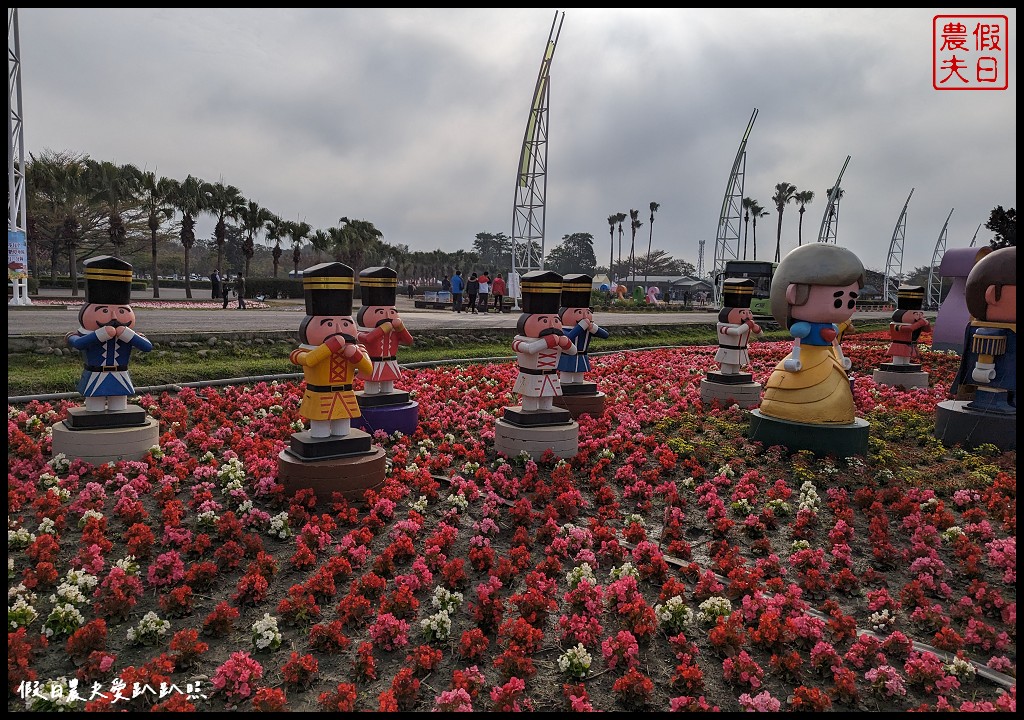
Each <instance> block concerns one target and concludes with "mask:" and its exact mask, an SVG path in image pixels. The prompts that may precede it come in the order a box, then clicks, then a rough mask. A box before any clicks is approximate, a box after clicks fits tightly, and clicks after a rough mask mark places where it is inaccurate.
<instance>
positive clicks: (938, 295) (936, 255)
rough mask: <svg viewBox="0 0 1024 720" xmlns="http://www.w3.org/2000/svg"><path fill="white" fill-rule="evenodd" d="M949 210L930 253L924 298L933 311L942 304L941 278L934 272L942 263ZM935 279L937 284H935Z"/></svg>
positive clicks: (951, 211)
mask: <svg viewBox="0 0 1024 720" xmlns="http://www.w3.org/2000/svg"><path fill="white" fill-rule="evenodd" d="M955 209H956V208H950V209H949V215H947V216H946V222H944V223H942V230H940V231H939V239H938V240H936V241H935V249H934V250H933V251H932V264H931V265H929V266H928V294H927V295H926V296H925V298H926V300H927V301H928V303H927V308H928V309H929V310H934V309H935V308H937V307H938V306H939V305H940V304H941V302H942V276H941V275H939V274H938V273H937V272H935V270H936V268H938V267H939V265H940V264H941V263H942V256H943V255H945V254H946V238H947V237H948V235H949V219H950V218H951V217H953V210H955ZM936 277H937V278H938V282H935V279H936Z"/></svg>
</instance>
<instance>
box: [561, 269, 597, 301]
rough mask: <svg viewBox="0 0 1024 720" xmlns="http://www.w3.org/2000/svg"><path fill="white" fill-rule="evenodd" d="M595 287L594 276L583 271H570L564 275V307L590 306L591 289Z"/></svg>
mask: <svg viewBox="0 0 1024 720" xmlns="http://www.w3.org/2000/svg"><path fill="white" fill-rule="evenodd" d="M593 288H594V278H593V277H591V276H590V275H584V274H583V273H570V274H568V275H563V276H562V307H564V308H588V307H590V291H591V290H593Z"/></svg>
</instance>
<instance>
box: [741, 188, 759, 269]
mask: <svg viewBox="0 0 1024 720" xmlns="http://www.w3.org/2000/svg"><path fill="white" fill-rule="evenodd" d="M740 204H741V205H742V206H743V259H744V260H746V259H747V233H748V232H749V230H750V208H752V207H754V206H755V205H757V200H755V199H754V198H749V197H745V198H743V200H742V201H741V203H740Z"/></svg>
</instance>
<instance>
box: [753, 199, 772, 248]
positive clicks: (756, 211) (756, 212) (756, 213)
mask: <svg viewBox="0 0 1024 720" xmlns="http://www.w3.org/2000/svg"><path fill="white" fill-rule="evenodd" d="M768 214H769V213H768V211H767V210H765V209H764V208H763V207H761V206H760V205H759V204H758V203H757V201H756V200H755V201H754V204H753V205H751V206H750V216H751V217H752V218H754V248H753V250H754V253H753V255H752V258H753V259H754V260H757V219H758V218H762V217H767V216H768Z"/></svg>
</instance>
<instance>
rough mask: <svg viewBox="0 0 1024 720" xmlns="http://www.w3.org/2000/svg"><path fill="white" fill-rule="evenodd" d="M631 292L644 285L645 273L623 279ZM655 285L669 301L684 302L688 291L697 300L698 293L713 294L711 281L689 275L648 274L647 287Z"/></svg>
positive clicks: (664, 298) (662, 297)
mask: <svg viewBox="0 0 1024 720" xmlns="http://www.w3.org/2000/svg"><path fill="white" fill-rule="evenodd" d="M622 282H623V283H625V284H626V285H627V286H628V287H629V290H630V292H632V291H633V288H634V287H635V286H636V285H644V277H643V275H636V276H633V277H631V278H626V279H624V280H622ZM652 285H653V286H655V287H657V288H658V290H659V291H661V299H662V300H667V301H668V302H683V301H684V300H685V299H686V293H689V294H690V300H691V301H693V300H696V298H697V295H698V293H701V292H706V293H708V295H709V296H710V295H711V291H712V288H711V283H710V282H708V281H707V280H697V279H696V278H692V277H689V276H688V275H648V276H647V284H646V285H645V286H644V287H645V289H646V288H649V287H651V286H652Z"/></svg>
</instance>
